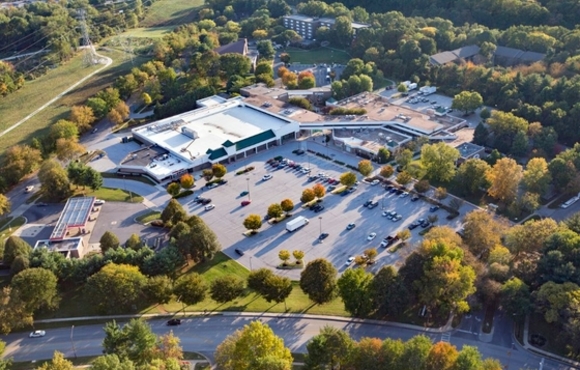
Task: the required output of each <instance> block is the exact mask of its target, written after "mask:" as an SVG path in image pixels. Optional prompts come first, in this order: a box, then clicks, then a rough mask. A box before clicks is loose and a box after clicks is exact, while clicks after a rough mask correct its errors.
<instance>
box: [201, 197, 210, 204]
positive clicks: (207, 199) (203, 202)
mask: <svg viewBox="0 0 580 370" xmlns="http://www.w3.org/2000/svg"><path fill="white" fill-rule="evenodd" d="M200 203H201V204H203V205H206V204H210V203H211V199H209V198H203V199H202V200H201V202H200Z"/></svg>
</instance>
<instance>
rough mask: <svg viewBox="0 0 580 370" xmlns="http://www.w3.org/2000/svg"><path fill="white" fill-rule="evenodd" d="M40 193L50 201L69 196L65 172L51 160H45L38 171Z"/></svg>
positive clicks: (68, 185)
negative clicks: (50, 199) (47, 196)
mask: <svg viewBox="0 0 580 370" xmlns="http://www.w3.org/2000/svg"><path fill="white" fill-rule="evenodd" d="M38 179H39V180H40V186H41V188H42V191H43V192H44V193H45V194H47V195H50V197H51V198H52V199H58V200H61V199H65V198H68V197H69V196H70V195H71V189H70V187H71V186H70V181H69V179H68V174H67V172H66V170H65V169H64V168H63V167H62V166H61V165H60V163H58V162H57V161H55V160H53V159H48V160H46V161H45V162H44V163H43V164H42V166H41V167H40V170H39V171H38Z"/></svg>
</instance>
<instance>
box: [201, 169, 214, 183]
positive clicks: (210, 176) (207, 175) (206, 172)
mask: <svg viewBox="0 0 580 370" xmlns="http://www.w3.org/2000/svg"><path fill="white" fill-rule="evenodd" d="M201 173H202V176H203V178H204V179H205V181H210V180H211V179H213V171H212V170H210V169H206V170H203V171H201Z"/></svg>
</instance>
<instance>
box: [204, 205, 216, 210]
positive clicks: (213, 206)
mask: <svg viewBox="0 0 580 370" xmlns="http://www.w3.org/2000/svg"><path fill="white" fill-rule="evenodd" d="M214 208H215V204H208V205H207V206H205V210H206V211H211V210H212V209H214Z"/></svg>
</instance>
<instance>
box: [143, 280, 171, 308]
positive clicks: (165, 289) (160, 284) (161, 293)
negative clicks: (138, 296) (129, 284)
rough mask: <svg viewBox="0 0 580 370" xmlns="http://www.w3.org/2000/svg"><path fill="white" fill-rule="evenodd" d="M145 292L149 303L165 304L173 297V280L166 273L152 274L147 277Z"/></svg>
mask: <svg viewBox="0 0 580 370" xmlns="http://www.w3.org/2000/svg"><path fill="white" fill-rule="evenodd" d="M145 292H146V295H147V298H149V301H150V302H151V303H157V304H167V303H169V302H171V299H172V298H173V282H172V281H171V279H170V278H169V277H168V276H166V275H158V276H152V277H150V278H149V279H147V285H146V287H145Z"/></svg>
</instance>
